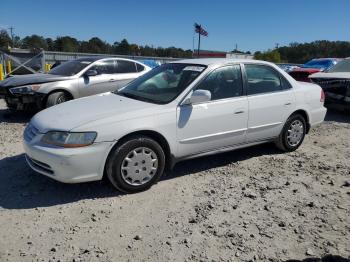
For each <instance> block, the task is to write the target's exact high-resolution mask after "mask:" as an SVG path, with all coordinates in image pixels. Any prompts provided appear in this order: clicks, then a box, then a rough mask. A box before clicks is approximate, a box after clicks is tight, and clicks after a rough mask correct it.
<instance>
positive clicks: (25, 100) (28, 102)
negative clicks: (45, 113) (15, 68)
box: [0, 93, 46, 110]
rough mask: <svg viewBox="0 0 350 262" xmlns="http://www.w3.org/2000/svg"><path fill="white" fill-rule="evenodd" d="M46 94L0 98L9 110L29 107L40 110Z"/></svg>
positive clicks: (10, 95)
mask: <svg viewBox="0 0 350 262" xmlns="http://www.w3.org/2000/svg"><path fill="white" fill-rule="evenodd" d="M45 95H46V94H43V93H34V94H23V95H19V94H16V95H12V94H0V98H3V99H5V101H6V103H7V105H8V107H9V108H11V109H17V110H23V109H27V108H28V107H30V106H34V107H37V108H39V109H40V108H41V107H42V104H43V101H44V98H45Z"/></svg>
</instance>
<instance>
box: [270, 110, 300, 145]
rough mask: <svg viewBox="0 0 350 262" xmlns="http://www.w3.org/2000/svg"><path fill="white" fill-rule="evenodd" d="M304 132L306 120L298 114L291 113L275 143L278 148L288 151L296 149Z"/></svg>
mask: <svg viewBox="0 0 350 262" xmlns="http://www.w3.org/2000/svg"><path fill="white" fill-rule="evenodd" d="M305 134H306V121H305V118H304V117H303V116H302V115H300V114H293V115H291V116H290V117H289V118H288V120H287V121H286V123H285V125H284V127H283V129H282V132H281V134H280V135H279V137H278V139H277V141H276V145H277V147H278V148H279V149H281V150H283V151H286V152H290V151H294V150H296V149H297V148H298V147H299V146H300V145H301V144H302V142H303V140H304V138H305Z"/></svg>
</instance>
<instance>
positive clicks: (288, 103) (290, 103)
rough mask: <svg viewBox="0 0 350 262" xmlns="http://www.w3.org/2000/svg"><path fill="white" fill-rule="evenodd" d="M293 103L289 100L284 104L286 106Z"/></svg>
mask: <svg viewBox="0 0 350 262" xmlns="http://www.w3.org/2000/svg"><path fill="white" fill-rule="evenodd" d="M291 104H292V103H291V102H287V103H285V104H284V105H285V106H290V105H291Z"/></svg>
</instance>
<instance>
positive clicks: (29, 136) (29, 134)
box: [24, 123, 39, 142]
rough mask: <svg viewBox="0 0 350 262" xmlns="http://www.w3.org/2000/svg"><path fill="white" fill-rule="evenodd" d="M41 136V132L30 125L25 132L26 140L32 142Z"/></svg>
mask: <svg viewBox="0 0 350 262" xmlns="http://www.w3.org/2000/svg"><path fill="white" fill-rule="evenodd" d="M38 134H39V130H38V129H37V128H36V127H35V126H33V125H32V124H30V123H29V124H28V125H27V127H26V129H25V130H24V140H25V141H27V142H30V141H32V140H33V138H34V137H36V136H37V135H38Z"/></svg>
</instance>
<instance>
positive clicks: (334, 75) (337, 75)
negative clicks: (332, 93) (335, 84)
mask: <svg viewBox="0 0 350 262" xmlns="http://www.w3.org/2000/svg"><path fill="white" fill-rule="evenodd" d="M309 77H310V78H338V79H350V72H335V73H323V72H319V73H316V74H313V75H310V76H309Z"/></svg>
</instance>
